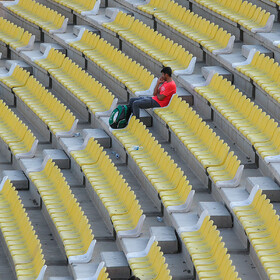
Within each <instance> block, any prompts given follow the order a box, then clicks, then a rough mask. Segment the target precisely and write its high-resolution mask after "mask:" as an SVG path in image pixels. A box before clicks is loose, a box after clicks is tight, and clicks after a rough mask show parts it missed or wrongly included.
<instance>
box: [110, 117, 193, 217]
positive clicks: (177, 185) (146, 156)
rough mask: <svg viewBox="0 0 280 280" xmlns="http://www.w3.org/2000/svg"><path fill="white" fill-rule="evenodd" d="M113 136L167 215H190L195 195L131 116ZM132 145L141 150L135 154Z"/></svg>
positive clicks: (179, 170) (161, 150)
mask: <svg viewBox="0 0 280 280" xmlns="http://www.w3.org/2000/svg"><path fill="white" fill-rule="evenodd" d="M113 134H114V135H115V137H117V139H118V140H119V141H120V142H121V143H122V144H123V146H124V147H125V149H126V150H127V152H128V153H129V155H130V156H131V157H132V158H133V159H134V161H135V162H136V164H137V165H138V167H139V168H140V169H141V170H142V172H143V173H144V174H145V176H146V177H147V179H148V180H149V181H150V183H151V184H152V185H153V186H154V188H155V189H156V190H157V192H158V194H159V196H160V198H161V200H162V203H163V205H164V206H165V207H166V209H167V211H169V212H186V211H189V209H190V206H191V202H192V198H193V195H194V191H193V190H191V189H192V187H191V186H190V185H189V181H187V178H186V176H184V173H183V171H182V170H181V169H180V168H178V167H177V164H175V163H174V160H172V159H171V157H170V156H169V155H168V154H167V152H165V151H164V149H163V148H161V145H160V144H158V141H156V140H155V138H154V137H153V136H152V135H151V133H149V131H148V129H146V128H145V126H144V125H143V124H142V123H141V122H140V121H139V120H138V119H136V118H135V116H133V117H131V118H130V121H129V123H128V125H127V127H126V128H124V129H115V130H113ZM135 145H136V146H139V147H141V149H138V150H135V149H134V146H135Z"/></svg>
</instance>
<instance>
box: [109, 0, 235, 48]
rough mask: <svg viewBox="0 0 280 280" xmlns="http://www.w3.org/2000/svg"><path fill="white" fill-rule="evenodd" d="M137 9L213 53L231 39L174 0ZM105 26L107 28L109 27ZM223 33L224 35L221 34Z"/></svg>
mask: <svg viewBox="0 0 280 280" xmlns="http://www.w3.org/2000/svg"><path fill="white" fill-rule="evenodd" d="M137 8H138V9H139V10H141V11H144V12H145V13H148V14H152V15H154V17H155V18H157V19H159V20H161V21H162V22H163V23H165V24H166V25H168V26H170V27H171V28H173V29H175V30H176V31H178V32H180V33H182V34H183V35H185V36H187V37H188V38H190V39H192V40H194V41H196V42H198V43H199V44H201V45H202V46H203V47H205V48H206V49H208V50H209V51H211V52H213V51H214V50H221V49H224V48H226V47H227V45H228V43H229V41H230V39H231V34H230V33H228V32H226V31H224V30H223V29H222V28H219V26H218V25H215V24H214V23H210V22H209V21H207V20H206V19H204V18H201V17H199V16H198V15H197V14H194V13H192V12H191V11H190V10H187V9H186V8H185V7H183V6H181V5H179V4H178V3H176V2H174V1H172V0H166V1H150V2H149V3H148V4H146V5H140V6H137ZM105 26H106V27H107V25H105ZM221 32H222V34H220V33H221ZM230 51H231V50H230V48H229V49H228V50H226V52H230Z"/></svg>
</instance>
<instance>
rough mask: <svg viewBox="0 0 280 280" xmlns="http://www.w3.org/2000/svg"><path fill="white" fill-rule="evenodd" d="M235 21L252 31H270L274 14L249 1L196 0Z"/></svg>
mask: <svg viewBox="0 0 280 280" xmlns="http://www.w3.org/2000/svg"><path fill="white" fill-rule="evenodd" d="M194 1H195V2H197V3H199V4H200V5H202V6H204V7H206V8H207V9H209V10H212V11H214V12H216V13H218V14H220V15H222V16H223V17H226V18H228V19H230V20H231V21H233V22H236V23H238V24H240V25H241V26H243V27H245V29H248V30H250V31H251V32H254V33H256V32H270V31H271V29H272V26H273V22H274V18H275V16H274V15H271V14H270V13H269V12H267V11H266V10H264V9H262V8H261V7H258V6H257V5H254V4H252V3H251V2H249V1H243V0H237V1H228V0H214V1H213V0H194Z"/></svg>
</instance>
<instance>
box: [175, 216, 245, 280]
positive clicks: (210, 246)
mask: <svg viewBox="0 0 280 280" xmlns="http://www.w3.org/2000/svg"><path fill="white" fill-rule="evenodd" d="M178 233H179V235H180V237H181V239H182V241H183V243H184V244H185V246H186V248H187V250H188V252H189V254H190V256H191V258H192V261H193V264H194V266H195V270H196V273H197V275H198V277H199V279H205V280H206V279H215V280H219V279H220V280H222V279H228V280H241V278H238V273H237V272H236V271H235V266H233V265H232V261H231V260H230V255H229V254H227V249H226V248H225V247H224V245H225V243H224V242H221V240H222V237H221V236H220V232H219V231H218V230H217V227H216V226H214V225H213V221H212V220H210V216H209V215H208V214H207V211H204V212H202V214H201V216H200V218H199V220H198V222H197V224H196V225H194V226H192V227H191V226H189V227H181V228H179V229H178Z"/></svg>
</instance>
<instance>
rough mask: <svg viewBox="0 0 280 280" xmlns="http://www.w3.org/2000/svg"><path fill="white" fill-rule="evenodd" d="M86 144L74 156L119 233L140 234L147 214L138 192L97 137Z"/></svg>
mask: <svg viewBox="0 0 280 280" xmlns="http://www.w3.org/2000/svg"><path fill="white" fill-rule="evenodd" d="M86 143H87V144H86ZM85 145H86V146H85ZM83 146H85V147H83ZM83 146H82V147H81V149H80V150H72V151H71V156H72V157H73V158H74V159H75V161H76V162H77V163H78V164H79V166H80V167H81V169H82V171H83V172H84V174H85V176H86V178H87V179H88V180H89V182H90V183H91V185H92V187H93V189H94V191H95V192H96V193H97V195H98V196H99V198H100V200H101V201H102V203H103V205H104V206H105V207H106V209H107V211H108V213H109V215H110V217H111V220H112V222H113V225H114V228H115V230H116V232H117V234H118V235H119V236H120V237H137V236H139V235H140V234H141V230H142V225H143V222H144V219H145V215H142V214H143V211H142V210H141V207H140V205H139V203H138V200H136V196H135V194H134V192H133V191H132V190H131V189H130V187H128V185H127V183H126V182H125V180H124V179H123V178H122V175H120V172H119V171H118V170H117V169H116V167H115V165H114V164H113V163H112V161H111V160H110V159H109V157H108V155H107V154H106V152H105V151H103V148H102V147H101V146H100V145H99V144H98V142H97V141H96V140H94V139H93V138H90V139H89V140H88V142H87V141H86V142H85V143H84V145H83Z"/></svg>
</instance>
